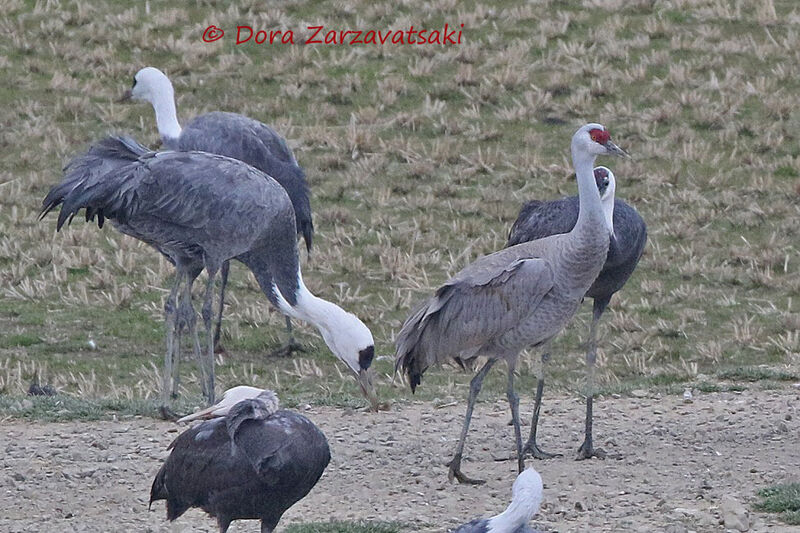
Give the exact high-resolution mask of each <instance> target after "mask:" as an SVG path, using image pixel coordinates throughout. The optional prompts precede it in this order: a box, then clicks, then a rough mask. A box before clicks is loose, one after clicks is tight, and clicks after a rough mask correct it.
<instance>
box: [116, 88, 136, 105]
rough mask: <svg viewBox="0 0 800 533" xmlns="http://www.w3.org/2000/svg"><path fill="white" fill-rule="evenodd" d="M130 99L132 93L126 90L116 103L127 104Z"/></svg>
mask: <svg viewBox="0 0 800 533" xmlns="http://www.w3.org/2000/svg"><path fill="white" fill-rule="evenodd" d="M131 97H133V91H131V90H130V89H128V90H127V91H125V92H124V93H122V96H120V97H119V99H118V100H117V103H118V104H120V103H122V102H127V101H128V100H130V99H131Z"/></svg>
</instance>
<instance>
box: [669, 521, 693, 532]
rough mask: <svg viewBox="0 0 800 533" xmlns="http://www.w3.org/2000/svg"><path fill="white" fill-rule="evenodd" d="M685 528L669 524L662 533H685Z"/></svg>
mask: <svg viewBox="0 0 800 533" xmlns="http://www.w3.org/2000/svg"><path fill="white" fill-rule="evenodd" d="M687 531H688V530H687V529H686V526H684V525H683V524H681V523H675V524H670V525H668V526H667V527H666V528H665V529H664V533H687Z"/></svg>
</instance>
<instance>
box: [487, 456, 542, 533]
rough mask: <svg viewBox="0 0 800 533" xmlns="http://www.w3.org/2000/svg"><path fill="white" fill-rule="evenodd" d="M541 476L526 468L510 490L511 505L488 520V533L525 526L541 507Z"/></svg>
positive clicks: (515, 529) (516, 529)
mask: <svg viewBox="0 0 800 533" xmlns="http://www.w3.org/2000/svg"><path fill="white" fill-rule="evenodd" d="M543 490H544V485H543V484H542V476H540V475H539V472H537V471H536V470H534V469H533V468H528V469H527V470H525V471H524V472H522V473H521V474H520V475H518V476H517V479H516V480H515V481H514V485H513V487H512V488H511V504H510V505H509V506H508V508H507V509H506V510H505V511H503V512H502V513H500V514H499V515H497V516H495V517H493V518H491V519H489V523H488V524H487V526H488V527H487V531H488V533H495V532H498V533H499V532H501V531H502V532H506V531H518V529H519V528H520V527H521V526H523V525H524V524H527V523H528V522H529V521H530V519H531V518H533V515H535V514H536V513H538V512H539V507H540V506H541V505H542V492H543Z"/></svg>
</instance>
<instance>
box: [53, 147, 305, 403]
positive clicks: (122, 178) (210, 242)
mask: <svg viewBox="0 0 800 533" xmlns="http://www.w3.org/2000/svg"><path fill="white" fill-rule="evenodd" d="M65 171H66V175H65V177H64V179H63V181H62V182H61V183H60V184H58V185H56V186H55V187H53V189H51V191H50V192H49V193H48V195H47V197H46V198H45V199H44V201H43V207H42V212H41V216H42V217H43V216H44V215H45V214H47V213H48V212H49V211H50V210H51V209H53V208H55V207H56V206H58V205H59V204H61V203H63V207H62V209H61V212H60V213H59V216H58V222H57V226H56V227H57V229H61V227H62V226H63V224H64V222H66V221H67V219H69V220H71V219H72V217H73V216H74V215H75V214H76V213H77V212H78V211H79V210H80V209H81V208H86V216H87V220H88V219H92V218H93V217H94V216H97V218H98V224H99V225H102V222H103V220H104V219H106V218H108V219H111V220H113V221H114V223H115V226H116V227H117V229H119V230H120V231H121V232H123V233H125V234H127V235H130V236H132V237H135V238H137V239H139V240H142V241H144V242H146V243H148V244H150V245H152V246H154V247H155V248H157V249H158V250H159V251H160V252H161V253H163V254H164V255H166V256H168V257H169V258H170V259H171V260H172V262H173V263H174V264H175V266H176V269H177V271H178V274H177V276H176V283H175V285H174V286H173V290H172V292H171V294H170V298H168V303H167V335H168V352H172V353H174V348H173V347H171V346H169V335H170V334H171V333H172V331H173V329H174V323H175V322H174V321H175V317H174V315H173V316H170V312H173V313H174V308H175V305H174V301H175V297H176V295H177V292H178V288H179V285H180V284H181V283H183V282H185V283H186V284H187V287H190V285H191V283H192V282H193V281H194V279H196V277H197V276H198V275H199V274H200V272H201V271H202V270H203V268H205V269H207V270H208V272H209V281H210V282H211V281H212V280H213V278H214V276H215V274H216V272H217V271H218V270H219V268H220V267H221V265H222V263H223V262H224V261H226V260H228V259H230V258H234V257H239V258H240V260H242V261H243V262H245V263H246V264H247V263H248V261H249V262H251V263H252V264H254V265H256V266H257V270H258V272H257V271H256V270H254V274H256V277H257V278H259V275H260V276H261V279H258V281H259V282H260V283H262V287H263V288H264V291H265V293H266V294H267V296H268V297H269V298H270V300H271V301H272V302H273V304H275V305H277V300H276V299H275V295H274V293H273V290H272V283H273V281H274V282H275V283H276V284H277V285H278V286H279V287H280V289H281V290H282V292H283V294H284V295H286V297H287V299H288V300H289V303H290V304H292V305H293V304H294V303H296V301H294V300H293V298H294V295H295V294H296V292H297V268H298V261H297V251H296V246H295V240H294V236H293V235H294V233H291V232H293V230H294V212H293V211H292V206H291V203H290V202H289V198H288V196H287V195H286V192H285V191H284V190H283V188H282V187H280V185H278V184H277V183H276V182H275V181H274V180H272V179H271V178H269V177H268V176H266V175H264V174H263V173H262V172H261V171H259V170H257V169H255V168H253V167H251V166H249V165H247V164H244V163H242V162H241V161H237V160H235V159H231V158H228V157H223V156H219V155H213V154H207V153H203V152H161V153H154V152H150V151H149V150H148V149H146V148H144V147H143V146H141V145H139V144H138V143H137V142H136V141H134V140H133V139H130V138H125V137H111V138H107V139H104V140H103V141H101V142H99V143H97V144H96V145H94V146H92V147H91V148H90V150H89V151H88V153H87V154H85V155H83V156H78V157H76V158H75V159H73V160H72V161H71V162H70V163H69V165H67V167H66V169H65ZM232 206H235V210H234V209H232ZM287 232H289V235H287ZM210 288H211V283H209V285H208V287H207V294H206V303H205V304H204V306H203V320H204V321H205V322H206V325H207V326H208V322H207V321H208V320H210V312H211V310H210V308H209V307H208V305H210V301H211V300H210V296H209V294H208V290H210ZM190 291H191V289H190V288H188V289H186V293H188V294H190ZM195 349H196V351H197V350H199V345H198V344H197V342H196V343H195ZM197 355H199V354H197ZM172 357H173V356H172V354H171V353H168V355H167V357H166V359H167V365H166V366H167V369H166V370H165V375H164V379H165V387H164V389H165V393H164V394H165V398H164V403H165V404H166V403H167V398H166V390H167V389H168V387H167V386H166V383H167V380H168V379H169V378H170V377H172V376H171V374H172V370H173V368H174V367H173V366H172ZM201 361H203V364H201V368H202V369H203V373H204V375H205V376H206V377H205V379H204V380H203V386H204V393H205V394H206V397H207V398H208V400H209V402H210V403H213V399H214V378H213V372H214V369H213V346H212V353H211V355H210V356H209V358H208V360H204V359H203V358H201Z"/></svg>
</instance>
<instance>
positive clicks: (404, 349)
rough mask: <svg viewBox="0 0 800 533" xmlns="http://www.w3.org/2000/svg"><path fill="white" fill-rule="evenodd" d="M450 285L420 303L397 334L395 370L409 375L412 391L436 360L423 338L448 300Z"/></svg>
mask: <svg viewBox="0 0 800 533" xmlns="http://www.w3.org/2000/svg"><path fill="white" fill-rule="evenodd" d="M448 292H449V291H448V286H447V285H445V286H444V287H441V288H439V290H438V291H436V295H435V296H434V297H433V298H431V299H429V300H426V301H424V302H422V304H420V305H419V306H418V307H417V308H416V309H415V310H414V311H413V312H412V313H411V315H410V316H409V317H408V319H407V320H406V321H405V323H404V324H403V327H402V328H401V329H400V333H398V334H397V339H396V340H395V345H396V346H397V360H396V362H395V372H398V371H402V372H405V374H406V375H407V376H408V381H409V385H410V386H411V392H414V391H415V390H416V388H417V385H419V384H420V383H422V374H424V373H425V370H427V369H428V366H430V365H431V364H432V363H433V362H434V361H433V360H432V358H431V354H429V353H428V352H429V350H428V346H427V343H426V342H425V339H424V338H423V336H424V334H425V330H426V327H427V326H428V325H429V324H430V320H429V319H431V318H432V317H434V316H435V315H436V313H437V312H438V311H439V310H440V309H441V308H442V305H443V304H444V302H445V301H446V300H447V293H448Z"/></svg>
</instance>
